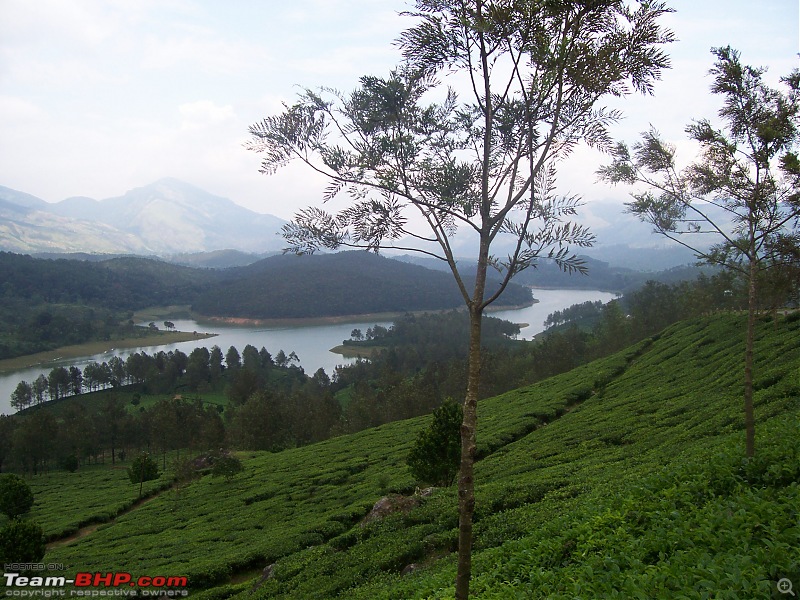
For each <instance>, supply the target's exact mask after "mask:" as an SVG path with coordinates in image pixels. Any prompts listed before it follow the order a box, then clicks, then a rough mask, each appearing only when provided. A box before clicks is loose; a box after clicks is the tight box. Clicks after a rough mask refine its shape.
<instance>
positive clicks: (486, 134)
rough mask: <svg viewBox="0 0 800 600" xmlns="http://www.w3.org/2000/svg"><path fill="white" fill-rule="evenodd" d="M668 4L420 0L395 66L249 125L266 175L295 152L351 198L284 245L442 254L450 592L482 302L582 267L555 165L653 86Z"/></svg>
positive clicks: (469, 501) (466, 474)
mask: <svg viewBox="0 0 800 600" xmlns="http://www.w3.org/2000/svg"><path fill="white" fill-rule="evenodd" d="M666 12H669V10H668V9H667V8H666V7H665V6H664V5H663V4H662V3H660V2H640V3H633V5H631V3H623V2H618V1H610V0H600V1H592V2H535V1H511V0H506V1H497V2H491V1H484V0H469V1H467V0H461V1H458V0H450V1H439V0H436V1H433V0H418V1H417V3H416V11H415V12H413V13H407V15H408V16H410V17H412V18H414V19H415V22H416V24H415V25H414V26H412V27H411V28H409V29H407V30H406V31H405V32H404V33H403V34H402V35H401V36H400V38H399V40H398V44H399V46H400V48H401V49H402V52H403V55H404V58H405V62H404V63H403V64H402V65H401V66H399V67H398V68H397V69H396V70H394V71H392V72H391V73H390V74H389V76H388V77H386V78H380V77H375V76H364V77H362V78H361V79H360V82H359V86H358V87H357V89H355V91H353V92H351V93H349V94H343V93H340V92H338V91H336V90H330V89H324V88H323V89H320V90H317V91H312V90H306V91H305V92H304V93H302V94H301V95H300V97H299V99H298V101H297V102H296V103H295V104H293V105H291V106H286V108H285V111H284V112H283V113H282V114H279V115H276V116H271V117H268V118H266V119H264V120H263V121H261V122H259V123H256V124H255V125H253V126H251V128H250V133H251V135H252V139H251V141H250V143H249V148H250V149H252V150H254V151H257V152H260V153H261V154H262V155H263V161H262V165H261V171H262V172H264V173H268V174H269V173H273V172H275V171H276V170H277V169H278V168H280V167H282V166H284V165H285V164H287V163H289V162H290V161H293V160H299V161H301V162H303V163H305V164H306V165H307V166H308V167H309V168H310V169H312V170H314V171H316V172H317V173H321V174H323V175H324V176H325V177H327V178H328V181H329V186H328V188H327V189H326V191H325V193H324V194H323V196H322V200H323V201H324V202H326V203H327V202H331V203H332V204H333V203H335V201H336V200H335V199H337V200H338V197H340V196H342V195H349V201H348V202H347V205H346V207H345V208H343V209H341V210H339V211H338V212H335V213H334V212H328V211H325V210H322V209H321V208H319V207H311V208H308V209H305V210H302V211H300V212H299V213H298V214H297V215H296V217H295V219H294V220H293V221H292V222H291V223H289V224H288V225H286V226H285V227H284V231H283V234H284V236H285V238H286V239H287V241H288V243H289V247H288V249H287V251H290V252H295V253H311V252H315V251H317V250H319V249H322V248H326V249H338V248H342V247H353V248H365V249H368V250H373V251H376V252H377V251H378V250H379V249H381V248H396V249H403V250H410V251H416V252H421V253H423V254H426V255H428V256H432V257H435V258H437V259H440V260H442V261H444V262H445V263H447V265H448V266H449V269H450V271H451V272H452V274H453V277H454V278H455V281H456V283H457V285H458V288H459V290H460V291H461V295H462V296H463V299H464V304H465V306H466V309H467V311H468V312H469V318H470V342H469V355H468V356H469V359H468V360H469V367H468V381H467V393H466V398H465V400H464V404H463V422H462V426H461V441H462V450H461V462H460V471H459V482H458V488H459V492H458V493H459V565H458V576H457V581H456V596H457V597H458V598H466V597H467V596H468V593H469V579H470V571H471V548H472V515H473V512H474V507H475V495H474V480H473V464H474V460H475V451H476V437H475V432H476V426H477V400H478V391H479V386H480V380H481V322H482V315H483V312H484V310H485V309H486V307H487V306H489V305H490V304H491V303H492V302H494V301H495V300H496V299H497V298H498V297H499V296H500V294H502V292H503V290H504V289H505V288H506V286H507V285H508V283H509V281H510V280H511V278H512V277H513V276H514V275H515V274H517V273H519V272H520V271H522V270H523V269H526V268H529V267H531V266H535V265H536V263H537V261H538V260H540V259H550V260H553V261H555V262H556V264H558V265H559V266H560V267H561V268H562V269H563V270H564V271H566V272H568V273H571V272H580V273H583V272H585V266H584V264H583V262H582V261H581V260H580V258H579V257H578V256H577V255H576V254H575V253H574V250H573V249H574V248H576V247H577V248H581V247H586V246H589V245H591V244H592V242H593V236H592V234H591V233H590V232H589V231H588V230H587V228H585V227H583V226H581V225H578V224H575V223H574V222H571V221H570V219H571V218H572V217H573V216H574V215H576V211H577V208H578V206H579V204H580V201H579V199H578V198H577V197H576V196H561V195H559V194H557V192H556V185H555V177H556V165H557V163H558V162H559V161H560V160H562V159H564V158H565V157H567V156H568V155H569V154H570V152H571V151H572V150H573V149H574V147H575V146H576V145H577V144H578V143H580V142H581V141H585V142H587V143H588V144H590V145H592V146H594V147H597V148H600V149H609V148H610V145H611V139H610V136H609V133H608V126H609V125H610V124H612V123H614V122H615V121H616V120H617V119H618V118H619V117H620V114H619V113H618V112H617V111H615V110H608V109H606V108H603V107H601V106H599V103H600V101H601V99H604V98H607V97H620V96H624V95H627V94H630V93H632V92H633V91H636V92H642V93H650V92H651V91H652V85H653V82H654V80H655V79H656V78H657V77H658V76H659V74H660V71H661V69H663V68H666V67H668V59H667V57H666V55H665V54H664V53H663V51H662V49H661V45H662V44H664V43H667V42H670V41H672V34H671V32H669V31H666V30H664V29H662V28H661V27H660V26H659V24H658V20H659V18H660V17H661V16H662V15H663V14H664V13H666ZM444 80H449V81H450V83H451V84H452V85H445V83H444ZM457 90H461V91H462V92H463V93H461V94H460V93H459V92H458V91H457ZM462 96H463V97H464V99H463V100H462ZM459 230H466V231H468V232H469V233H471V234H472V236H473V239H474V240H475V241H476V246H477V263H470V266H468V267H465V266H463V265H461V264H459V263H458V262H457V260H456V256H455V251H454V247H453V245H452V240H453V236H455V235H456V233H457V231H459ZM492 248H494V251H495V253H493V252H492ZM498 248H502V249H503V250H502V253H503V254H504V256H501V255H500V254H499V253H498ZM473 266H474V272H472V273H471V274H468V273H467V271H468V270H471V269H472V268H473ZM490 267H493V268H495V269H497V270H498V271H499V273H500V278H499V282H498V283H496V284H495V283H491V280H489V279H488V278H487V275H488V271H489V268H490Z"/></svg>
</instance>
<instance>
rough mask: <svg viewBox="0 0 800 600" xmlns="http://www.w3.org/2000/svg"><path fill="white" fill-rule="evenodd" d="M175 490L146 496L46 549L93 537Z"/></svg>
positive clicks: (51, 543)
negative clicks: (104, 528)
mask: <svg viewBox="0 0 800 600" xmlns="http://www.w3.org/2000/svg"><path fill="white" fill-rule="evenodd" d="M173 489H175V486H174V485H171V486H169V487H166V488H164V489H162V490H160V491H158V492H156V493H154V494H152V495H150V496H146V497H145V498H139V499H138V500H136V502H134V503H133V504H131V505H130V506H129V507H127V508H125V509H123V510H121V511H119V512H118V513H117V514H116V515H114V517H112V518H111V519H110V520H108V521H103V522H102V523H91V524H89V525H84V526H83V527H81V528H79V529H78V531H76V532H75V533H71V534H69V535H67V536H65V537H61V538H58V539H56V540H53V541H51V542H48V543H47V545H46V546H45V548H46V550H52V549H54V548H61V547H62V546H68V545H69V544H71V543H73V542H76V541H78V540H80V539H83V538H85V537H86V536H88V535H91V534H92V533H94V532H95V531H97V530H98V529H99V528H100V526H101V525H107V524H110V523H113V522H114V521H116V520H117V519H118V518H119V517H121V516H123V515H127V514H128V513H130V512H133V511H134V510H136V509H138V508H140V507H142V506H144V505H145V504H147V503H149V502H152V501H153V500H155V499H156V498H159V497H160V496H161V495H162V494H163V493H164V492H169V491H171V490H173Z"/></svg>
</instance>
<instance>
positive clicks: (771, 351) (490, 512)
mask: <svg viewBox="0 0 800 600" xmlns="http://www.w3.org/2000/svg"><path fill="white" fill-rule="evenodd" d="M743 332H744V320H743V317H740V316H737V315H724V316H713V317H707V318H703V319H696V320H693V321H689V322H683V323H679V324H677V325H675V326H672V327H671V328H669V329H667V330H665V331H664V332H662V333H661V334H660V335H658V336H655V337H653V338H650V339H648V340H645V341H644V342H642V343H640V344H638V345H636V346H634V347H631V348H628V349H626V350H624V351H622V352H620V353H617V354H615V355H613V356H611V357H609V358H607V359H603V360H599V361H596V362H593V363H591V364H589V365H586V366H584V367H581V368H578V369H576V370H574V371H571V372H569V373H566V374H564V375H561V376H558V377H554V378H552V379H549V380H546V381H544V382H542V383H539V384H536V385H533V386H530V387H526V388H521V389H518V390H515V391H512V392H509V393H506V394H503V395H501V396H498V397H495V398H490V399H487V400H484V401H482V402H481V404H480V406H479V424H480V426H479V432H478V443H479V457H480V460H479V462H478V464H477V465H476V481H477V497H478V505H477V510H476V515H475V520H476V526H475V532H476V534H475V535H476V539H475V553H474V561H473V574H474V577H473V592H474V594H475V597H476V598H661V597H663V598H711V597H713V598H757V597H767V598H769V597H771V596H774V597H782V596H780V595H779V594H778V593H777V590H776V582H777V581H778V580H779V579H780V578H783V577H788V578H789V579H792V581H794V583H795V586H797V585H800V521H799V519H800V512H799V511H800V489H799V488H798V481H800V436H798V434H800V319H798V317H797V315H796V314H791V315H789V316H778V317H777V318H774V319H773V318H771V317H765V318H764V319H762V321H761V322H760V323H759V329H758V339H757V348H756V356H757V362H756V372H755V373H756V386H755V387H756V393H755V403H756V415H757V446H756V454H757V456H756V458H755V459H753V460H750V461H746V460H744V458H743V457H744V434H743V422H744V419H743V409H742V403H743V401H742V371H743V368H742V365H743V350H744V348H743V337H744V334H743ZM426 423H427V418H420V419H413V420H409V421H403V422H398V423H391V424H388V425H383V426H381V427H378V428H375V429H370V430H366V431H363V432H361V433H358V434H354V435H349V436H342V437H338V438H334V439H331V440H328V441H325V442H322V443H318V444H315V445H311V446H306V447H303V448H297V449H291V450H285V451H283V452H280V453H275V454H272V453H240V455H239V456H240V458H241V459H242V461H243V463H244V467H245V469H244V471H243V472H242V473H240V474H239V475H237V476H236V477H234V478H233V479H232V480H231V481H226V480H224V479H222V478H212V477H203V478H200V479H198V480H195V481H193V482H192V483H190V484H188V485H185V486H181V487H170V483H171V481H170V479H169V476H168V475H162V478H161V479H160V480H158V481H154V482H150V483H149V485H150V488H149V489H148V488H146V489H148V491H149V492H150V493H151V494H154V496H153V497H152V498H151V499H150V500H149V501H148V502H144V503H141V504H136V505H133V506H132V502H133V501H134V500H135V497H136V494H137V493H138V486H132V485H131V484H130V482H129V481H128V478H127V475H126V473H125V471H124V470H121V469H116V470H112V469H109V468H108V467H105V468H100V467H96V468H88V469H81V470H79V471H78V472H77V473H74V474H67V473H52V474H46V475H41V476H38V477H34V478H31V479H29V481H30V483H31V485H32V487H33V489H34V492H35V494H36V503H35V505H34V509H33V513H32V515H31V516H32V518H33V519H35V520H37V521H38V522H39V523H41V524H42V525H43V527H44V528H45V529H46V533H47V534H48V535H49V536H51V538H53V539H56V538H58V537H61V536H63V535H66V534H67V533H70V532H73V531H75V530H76V529H77V528H79V527H80V526H82V525H84V524H86V523H91V522H92V521H103V522H104V524H102V525H100V526H99V527H98V528H97V529H96V530H93V531H91V532H90V533H88V535H85V536H83V537H78V538H77V539H75V540H74V541H71V542H70V543H66V544H63V545H57V546H55V547H52V548H51V549H50V550H48V553H47V554H46V556H45V559H44V561H45V562H47V563H61V564H64V565H65V566H66V568H67V571H65V572H64V571H60V572H58V573H57V574H59V575H61V574H69V573H74V572H77V571H100V572H109V571H120V570H122V571H129V572H131V573H132V574H133V575H134V576H144V575H149V576H155V575H168V576H183V575H185V576H187V577H188V579H189V585H190V589H191V590H192V592H193V593H192V595H193V597H194V596H196V597H198V598H220V599H221V598H229V597H237V598H239V597H240V598H303V599H307V598H335V597H342V598H364V599H376V598H449V597H452V596H453V584H452V582H453V580H454V576H455V558H454V554H453V551H454V550H455V543H456V530H457V514H456V494H455V490H454V489H453V488H448V489H436V490H433V492H432V493H431V494H430V495H428V494H419V493H417V494H415V488H416V482H415V481H414V480H413V479H412V477H411V475H410V474H409V471H408V468H407V466H406V465H405V457H406V455H407V454H408V451H409V449H410V447H411V444H412V442H413V439H414V437H415V436H416V434H417V432H418V431H419V430H420V429H421V428H422V427H424V426H425V425H426ZM387 495H388V496H390V497H395V498H396V499H397V504H398V506H401V507H402V510H398V511H396V512H394V513H392V514H390V515H388V516H385V517H383V518H377V519H372V520H368V521H364V518H365V516H367V514H368V513H369V512H370V510H371V508H372V506H373V504H375V502H376V501H378V500H379V499H380V498H381V497H384V496H387ZM268 565H269V566H270V568H269V569H268V570H267V571H266V572H263V570H264V568H265V567H267V566H268ZM262 572H263V575H262Z"/></svg>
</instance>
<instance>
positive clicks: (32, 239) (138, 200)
mask: <svg viewBox="0 0 800 600" xmlns="http://www.w3.org/2000/svg"><path fill="white" fill-rule="evenodd" d="M283 223H284V221H283V220H281V219H279V218H277V217H274V216H272V215H265V214H260V213H256V212H253V211H250V210H247V209H245V208H243V207H241V206H239V205H237V204H236V203H234V202H232V201H231V200H229V199H227V198H222V197H220V196H215V195H213V194H210V193H208V192H206V191H204V190H201V189H200V188H197V187H195V186H192V185H190V184H188V183H184V182H182V181H178V180H176V179H162V180H160V181H157V182H155V183H152V184H150V185H147V186H144V187H140V188H135V189H133V190H130V191H129V192H127V193H126V194H124V195H123V196H119V197H115V198H107V199H105V200H94V199H92V198H86V197H73V198H67V199H66V200H62V201H61V202H56V203H48V202H45V201H43V200H41V199H39V198H36V197H35V196H31V195H30V194H25V193H23V192H19V191H16V190H12V189H9V188H4V187H0V236H1V237H0V250H7V251H11V252H91V253H136V254H176V253H192V252H206V251H214V250H221V249H225V248H229V249H233V250H239V251H242V252H254V253H263V252H269V251H275V250H278V249H280V248H282V246H283V241H282V239H281V238H280V236H279V235H278V232H279V231H280V228H281V227H282V225H283Z"/></svg>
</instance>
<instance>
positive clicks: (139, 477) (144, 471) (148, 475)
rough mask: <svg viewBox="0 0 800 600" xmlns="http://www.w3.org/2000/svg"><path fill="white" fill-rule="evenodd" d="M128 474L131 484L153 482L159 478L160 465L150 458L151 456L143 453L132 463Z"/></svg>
mask: <svg viewBox="0 0 800 600" xmlns="http://www.w3.org/2000/svg"><path fill="white" fill-rule="evenodd" d="M127 473H128V479H130V481H131V483H139V484H140V483H142V482H144V481H152V480H153V479H158V477H159V472H158V463H157V462H156V461H154V460H153V459H152V458H150V455H149V454H147V453H145V452H142V453H141V454H140V455H139V456H137V457H136V458H134V459H133V461H131V465H130V466H129V467H128V470H127Z"/></svg>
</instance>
